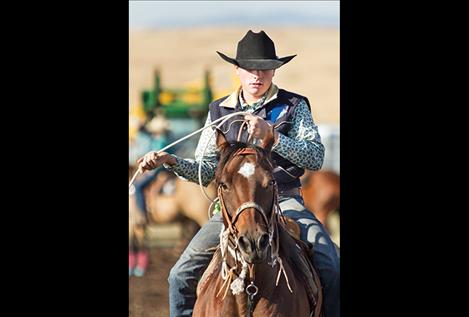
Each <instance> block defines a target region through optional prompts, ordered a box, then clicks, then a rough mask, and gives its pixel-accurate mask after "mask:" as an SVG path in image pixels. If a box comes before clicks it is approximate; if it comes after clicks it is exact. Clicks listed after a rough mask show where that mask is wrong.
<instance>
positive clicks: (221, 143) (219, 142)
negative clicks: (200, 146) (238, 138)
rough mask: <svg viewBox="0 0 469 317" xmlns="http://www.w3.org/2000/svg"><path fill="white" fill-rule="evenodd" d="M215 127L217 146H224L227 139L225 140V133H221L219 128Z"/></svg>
mask: <svg viewBox="0 0 469 317" xmlns="http://www.w3.org/2000/svg"><path fill="white" fill-rule="evenodd" d="M216 129H217V148H218V149H219V148H221V147H224V146H226V145H227V144H228V141H227V140H226V137H225V135H224V134H223V132H222V131H221V129H218V128H216Z"/></svg>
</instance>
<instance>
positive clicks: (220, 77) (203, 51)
mask: <svg viewBox="0 0 469 317" xmlns="http://www.w3.org/2000/svg"><path fill="white" fill-rule="evenodd" d="M247 30H248V29H247V28H233V27H230V28H216V29H215V28H191V29H173V30H147V31H130V32H129V43H130V45H129V76H130V78H129V98H130V100H129V102H130V105H135V104H137V103H139V102H140V100H139V96H140V91H141V90H142V89H146V88H149V87H151V86H152V83H153V70H154V69H155V68H156V67H158V68H160V70H161V73H162V85H163V87H184V86H186V85H190V84H197V83H199V82H200V83H201V81H202V78H203V73H204V69H205V68H209V69H210V70H211V72H212V85H213V88H214V92H215V96H216V97H219V96H222V95H226V94H227V93H228V92H229V91H230V90H231V89H233V86H234V83H235V81H234V80H233V79H234V78H235V77H234V71H233V67H232V66H231V64H229V63H227V62H225V61H223V60H222V59H221V58H220V57H219V56H218V54H216V52H215V51H217V50H218V51H220V52H223V53H225V54H226V55H228V56H230V57H235V55H236V45H237V42H238V41H239V40H240V39H241V38H242V37H243V36H244V34H245V33H246V32H247ZM264 30H265V31H266V32H267V34H269V36H270V37H271V38H272V39H273V40H274V42H275V45H276V49H277V55H278V56H280V57H282V56H287V55H293V54H298V56H297V57H295V58H294V59H293V60H292V61H291V62H290V63H288V64H287V65H285V66H283V67H281V68H280V69H279V70H278V71H277V73H276V74H275V78H274V82H275V83H276V84H277V85H278V86H279V87H281V88H285V89H287V90H291V91H294V92H297V93H299V94H303V95H305V96H307V97H308V98H309V100H310V102H311V104H312V107H313V108H312V109H313V111H312V112H313V117H314V119H315V121H316V122H317V123H332V124H337V123H339V31H338V30H337V29H319V28H299V27H295V28H293V27H290V28H278V29H276V28H269V29H267V28H265V29H264ZM253 31H259V30H258V29H253Z"/></svg>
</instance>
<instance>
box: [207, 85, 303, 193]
mask: <svg viewBox="0 0 469 317" xmlns="http://www.w3.org/2000/svg"><path fill="white" fill-rule="evenodd" d="M226 98H228V96H226V97H223V98H220V99H218V100H215V101H213V102H212V103H210V105H209V114H210V119H211V121H212V122H213V121H215V120H217V119H219V118H221V117H223V116H225V115H228V114H230V113H234V112H237V111H242V109H241V105H240V103H239V99H238V102H237V104H236V106H235V108H229V107H223V106H220V104H221V103H222V102H223V101H224V100H225V99H226ZM302 99H304V100H305V101H306V104H307V105H308V107H309V108H310V104H309V101H308V98H306V97H303V96H301V95H298V94H295V93H292V92H289V91H286V90H284V89H279V91H278V94H277V98H275V99H274V100H272V101H270V102H268V103H265V104H264V105H262V107H259V108H258V109H256V110H255V111H254V114H255V115H257V116H259V117H261V118H263V119H264V120H266V121H267V122H269V123H271V124H275V125H278V127H277V128H276V131H278V132H279V133H281V134H283V135H288V131H290V129H291V127H292V123H293V122H292V115H293V110H294V109H295V107H296V106H297V105H298V104H299V103H300V101H301V100H302ZM238 119H242V116H241V115H240V116H235V117H232V118H230V119H229V120H228V121H227V122H225V123H224V124H223V126H222V127H221V129H222V130H223V131H227V130H228V128H229V130H228V132H227V133H226V134H225V137H226V139H227V141H228V142H230V143H231V142H236V141H237V139H238V133H239V129H240V128H241V124H242V122H235V123H233V124H231V127H230V123H231V122H232V120H238ZM279 124H280V125H279ZM247 138H248V133H247V127H246V125H245V126H244V128H243V131H242V132H241V137H240V141H242V142H246V140H247ZM272 161H273V163H274V167H275V168H274V178H275V180H276V182H277V185H278V188H279V190H280V191H283V190H288V189H291V188H295V187H300V186H301V182H300V179H299V178H300V176H301V175H303V174H304V172H305V171H304V169H303V168H300V167H298V166H296V165H294V164H293V163H292V162H290V161H289V160H287V159H285V158H283V157H281V156H280V155H278V154H277V153H275V152H272Z"/></svg>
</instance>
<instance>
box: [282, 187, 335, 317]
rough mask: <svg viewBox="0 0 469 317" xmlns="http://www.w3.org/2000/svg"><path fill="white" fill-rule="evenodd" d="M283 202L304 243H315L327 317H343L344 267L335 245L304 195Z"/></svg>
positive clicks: (284, 212) (314, 257) (287, 198)
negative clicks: (342, 285)
mask: <svg viewBox="0 0 469 317" xmlns="http://www.w3.org/2000/svg"><path fill="white" fill-rule="evenodd" d="M279 202H280V209H282V211H283V214H284V215H285V216H288V217H290V218H292V219H294V220H295V221H296V222H297V223H298V224H299V225H300V230H301V233H300V235H301V240H303V241H308V242H310V243H312V244H313V250H314V256H313V262H314V265H315V267H316V268H317V270H318V273H319V277H320V279H321V283H322V287H323V291H324V313H325V316H326V317H339V316H340V307H339V306H340V266H339V257H338V255H337V252H336V250H335V246H334V243H333V242H332V240H331V238H330V236H329V234H328V233H327V231H326V230H325V229H324V227H323V226H322V224H321V222H320V221H319V220H318V219H317V218H316V217H315V216H314V214H312V213H311V212H310V211H308V210H307V209H306V208H305V207H304V202H303V199H302V198H301V197H300V196H298V197H294V198H293V197H282V198H280V200H279Z"/></svg>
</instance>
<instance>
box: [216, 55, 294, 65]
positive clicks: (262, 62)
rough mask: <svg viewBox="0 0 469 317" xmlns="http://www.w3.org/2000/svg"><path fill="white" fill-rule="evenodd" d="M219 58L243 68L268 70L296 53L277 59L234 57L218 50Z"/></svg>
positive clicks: (283, 62) (284, 62) (282, 63)
mask: <svg viewBox="0 0 469 317" xmlns="http://www.w3.org/2000/svg"><path fill="white" fill-rule="evenodd" d="M217 53H218V55H220V57H221V58H223V59H224V60H225V61H227V62H228V63H231V64H233V65H236V66H238V67H241V68H243V69H258V70H269V69H277V68H279V67H281V66H283V65H285V64H286V63H288V62H289V61H291V60H292V59H293V57H295V56H296V55H291V56H286V57H281V58H278V59H238V60H236V59H234V58H231V57H228V56H226V55H225V54H223V53H220V52H218V51H217Z"/></svg>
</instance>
